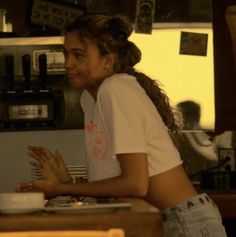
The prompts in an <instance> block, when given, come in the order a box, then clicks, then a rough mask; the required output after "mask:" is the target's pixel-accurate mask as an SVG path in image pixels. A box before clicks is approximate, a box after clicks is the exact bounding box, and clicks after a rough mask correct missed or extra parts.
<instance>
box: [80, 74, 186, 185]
mask: <svg viewBox="0 0 236 237" xmlns="http://www.w3.org/2000/svg"><path fill="white" fill-rule="evenodd" d="M81 106H82V108H83V110H84V114H85V125H84V126H85V127H84V129H85V141H86V149H87V164H88V177H89V181H93V180H101V179H105V178H110V177H115V176H117V175H119V174H120V172H121V170H120V165H119V162H118V160H117V159H116V154H122V153H147V155H148V170H149V176H153V175H156V174H159V173H162V172H164V171H166V170H169V169H171V168H173V167H175V166H178V165H180V164H181V163H182V160H181V159H180V155H179V152H178V150H177V149H176V147H175V145H174V144H173V142H172V140H171V138H170V136H169V134H168V131H167V128H166V126H165V124H164V123H163V121H162V118H161V117H160V115H159V113H158V111H157V109H156V107H155V106H154V105H153V103H152V101H151V100H150V98H149V97H148V95H147V94H146V92H145V91H144V89H143V88H142V87H141V86H140V85H139V83H138V82H137V81H136V79H135V77H133V76H130V75H128V74H125V73H121V74H115V75H113V76H111V77H109V78H107V79H105V80H104V82H103V83H102V84H101V86H100V88H99V90H98V93H97V101H96V102H95V101H94V99H93V97H92V96H91V95H90V94H89V93H88V92H87V91H86V90H85V91H84V92H83V93H82V95H81Z"/></svg>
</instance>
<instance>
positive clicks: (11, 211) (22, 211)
mask: <svg viewBox="0 0 236 237" xmlns="http://www.w3.org/2000/svg"><path fill="white" fill-rule="evenodd" d="M41 210H43V208H9V209H7V208H6V209H4V208H2V209H0V213H2V214H26V213H33V212H36V211H41Z"/></svg>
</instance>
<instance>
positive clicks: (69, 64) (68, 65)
mask: <svg viewBox="0 0 236 237" xmlns="http://www.w3.org/2000/svg"><path fill="white" fill-rule="evenodd" d="M64 67H65V69H69V68H73V67H74V63H73V60H71V58H70V57H65V62H64Z"/></svg>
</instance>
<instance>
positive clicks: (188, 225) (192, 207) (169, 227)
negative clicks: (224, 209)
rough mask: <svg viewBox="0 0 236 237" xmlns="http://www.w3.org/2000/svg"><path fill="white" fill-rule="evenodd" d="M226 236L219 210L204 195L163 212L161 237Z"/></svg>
mask: <svg viewBox="0 0 236 237" xmlns="http://www.w3.org/2000/svg"><path fill="white" fill-rule="evenodd" d="M226 236H227V235H226V232H225V228H224V226H223V224H222V218H221V215H220V213H219V210H218V208H217V206H216V204H215V203H214V201H213V200H211V199H210V198H209V197H208V196H207V194H205V193H204V194H199V195H197V196H194V197H193V198H191V199H189V200H187V201H184V202H181V203H179V204H177V205H176V206H175V207H173V208H167V209H166V210H164V212H163V237H226Z"/></svg>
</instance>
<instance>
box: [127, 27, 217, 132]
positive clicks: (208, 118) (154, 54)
mask: <svg viewBox="0 0 236 237" xmlns="http://www.w3.org/2000/svg"><path fill="white" fill-rule="evenodd" d="M181 31H187V32H198V33H207V34H208V46H207V56H192V55H180V54H179V47H180V33H181ZM130 40H131V41H133V42H135V43H136V45H137V46H138V47H139V48H140V49H141V51H142V60H141V62H140V63H139V64H137V66H136V68H137V69H138V70H140V71H142V72H144V73H146V74H147V75H149V76H151V77H152V78H153V79H157V80H158V81H159V82H160V83H161V84H162V85H163V89H164V90H165V91H166V93H167V95H168V96H169V98H170V102H171V104H172V105H173V106H175V105H176V104H177V103H178V102H180V101H183V100H194V101H195V102H198V103H199V104H200V105H201V115H202V116H201V127H202V128H204V129H214V120H215V112H214V68H213V67H214V65H213V33H212V29H211V28H202V29H199V28H178V29H154V30H153V32H152V34H151V35H147V34H136V33H133V34H132V35H131V37H130Z"/></svg>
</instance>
